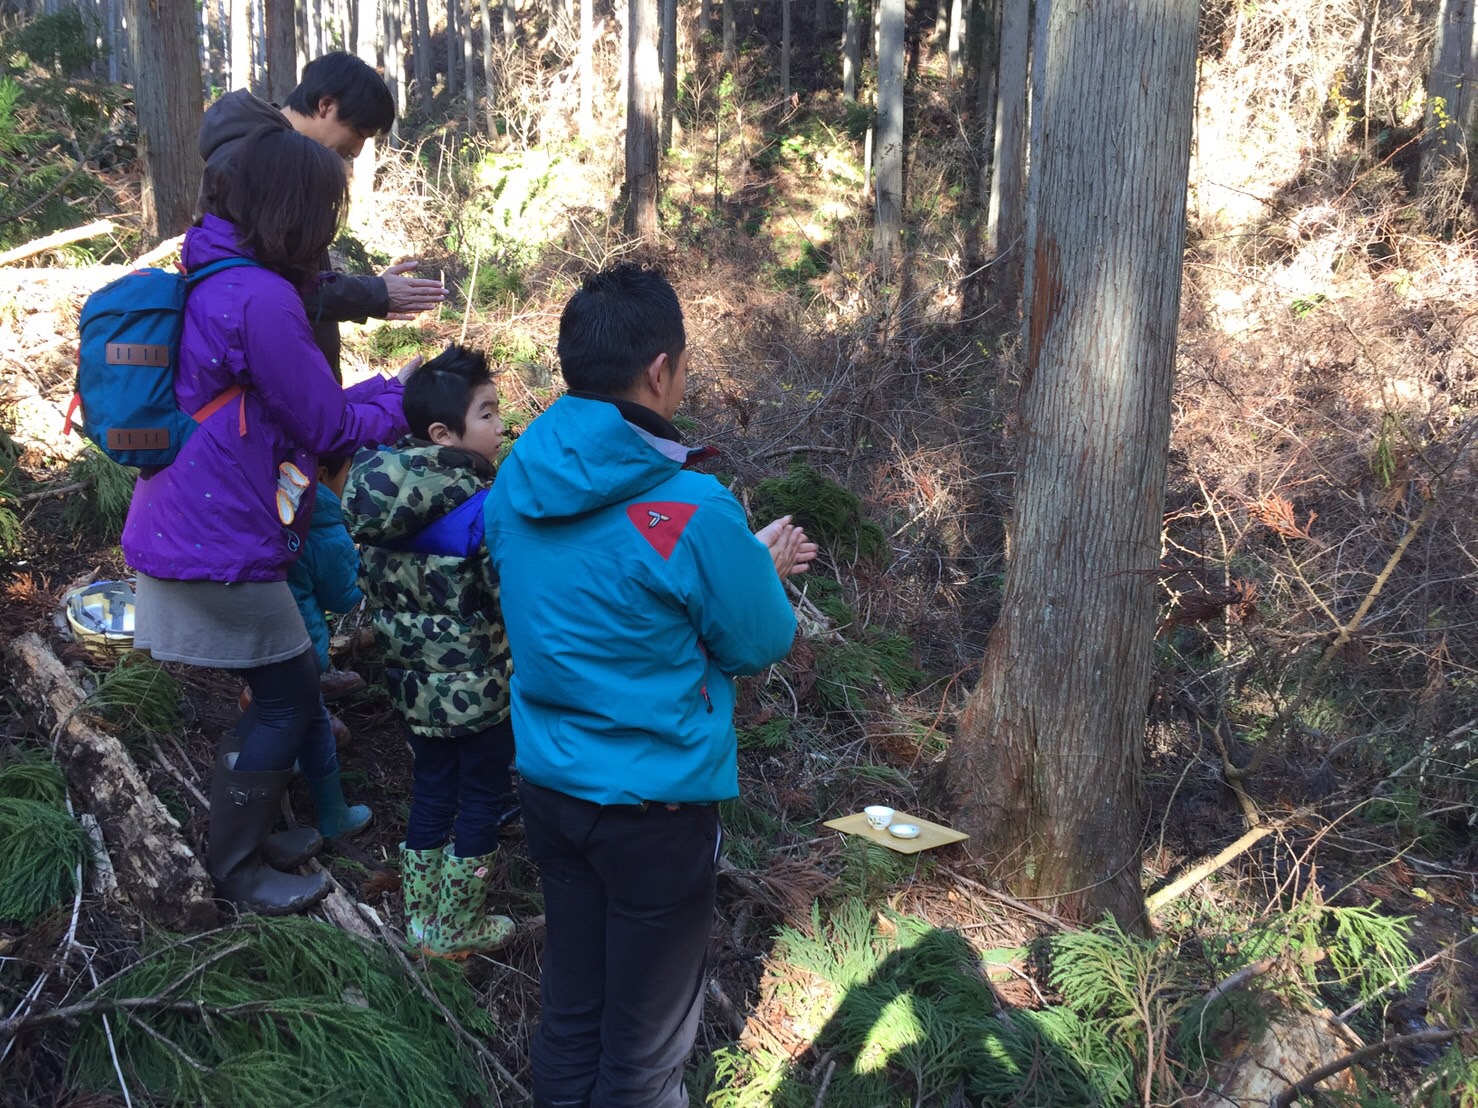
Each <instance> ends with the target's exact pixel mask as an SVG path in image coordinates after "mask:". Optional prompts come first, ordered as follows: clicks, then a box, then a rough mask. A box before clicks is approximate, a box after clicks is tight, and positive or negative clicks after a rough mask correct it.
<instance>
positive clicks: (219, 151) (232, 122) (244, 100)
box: [199, 89, 292, 165]
mask: <svg viewBox="0 0 1478 1108" xmlns="http://www.w3.org/2000/svg"><path fill="white" fill-rule="evenodd" d="M267 124H271V125H273V126H277V127H291V126H292V124H290V123H289V122H288V121H287V116H285V115H283V114H282V113H281V112H280V111H278V110H277V108H276V107H274V106H273V105H271V104H269V103H267V101H265V100H263V99H261V98H260V97H256V96H253V95H252V94H251V93H250V92H248V91H247V90H246V89H238V90H237V91H236V92H228V93H226V95H225V96H222V97H221V98H220V99H219V100H217V101H216V102H215V103H214V104H212V105H211V106H210V107H209V108H207V109H206V112H205V116H204V118H202V119H201V121H200V144H199V149H200V156H201V157H202V158H203V159H205V163H206V164H207V165H210V164H211V161H212V160H213V159H214V158H215V157H216V156H217V155H220V156H221V158H222V159H224V158H226V157H229V156H230V153H231V152H230V150H229V149H224V148H225V147H229V146H230V145H231V144H232V143H234V142H238V141H240V140H241V139H243V138H245V137H246V136H247V135H249V134H251V133H252V132H253V131H255V130H256V129H257V128H258V127H261V126H264V125H267Z"/></svg>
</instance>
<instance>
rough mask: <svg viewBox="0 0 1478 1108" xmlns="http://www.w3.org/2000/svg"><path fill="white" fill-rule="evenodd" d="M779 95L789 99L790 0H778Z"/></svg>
mask: <svg viewBox="0 0 1478 1108" xmlns="http://www.w3.org/2000/svg"><path fill="white" fill-rule="evenodd" d="M780 95H782V96H784V97H785V98H786V99H787V100H789V99H790V0H780Z"/></svg>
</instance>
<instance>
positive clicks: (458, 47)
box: [446, 0, 462, 102]
mask: <svg viewBox="0 0 1478 1108" xmlns="http://www.w3.org/2000/svg"><path fill="white" fill-rule="evenodd" d="M458 9H459V5H458V3H457V0H446V91H447V95H448V96H449V97H451V98H452V100H453V101H454V102H455V100H456V96H457V90H458V89H460V88H461V87H462V85H461V74H459V73H458V72H457V63H458V61H459V60H460V58H461V56H462V44H461V42H460V41H459V40H458V38H457V35H458V34H459V33H460V31H461V19H460V15H461V12H460V11H459V10H458Z"/></svg>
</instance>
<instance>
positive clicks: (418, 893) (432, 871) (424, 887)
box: [400, 843, 446, 948]
mask: <svg viewBox="0 0 1478 1108" xmlns="http://www.w3.org/2000/svg"><path fill="white" fill-rule="evenodd" d="M445 857H446V848H445V847H440V846H438V847H436V848H435V849H434V850H407V849H406V848H405V843H401V844H400V889H401V892H402V893H404V894H405V937H406V941H407V942H408V943H409V944H410V945H411V946H414V947H417V948H419V947H420V945H421V943H422V942H423V941H424V940H425V938H426V925H427V924H428V923H429V922H431V917H432V916H433V915H435V914H436V905H437V901H438V898H439V897H440V895H441V864H442V860H443V859H444V858H445Z"/></svg>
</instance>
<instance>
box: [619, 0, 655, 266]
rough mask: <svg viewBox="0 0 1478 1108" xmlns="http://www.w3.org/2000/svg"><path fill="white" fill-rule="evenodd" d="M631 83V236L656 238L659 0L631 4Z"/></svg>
mask: <svg viewBox="0 0 1478 1108" xmlns="http://www.w3.org/2000/svg"><path fill="white" fill-rule="evenodd" d="M630 13H631V14H630V16H629V20H628V26H629V31H628V34H627V39H628V42H629V44H630V45H629V47H628V50H627V70H628V77H627V83H626V90H627V91H626V197H627V207H626V232H627V234H629V235H632V236H634V237H635V238H638V239H641V240H643V241H645V242H653V241H655V240H656V237H657V150H658V146H657V140H658V133H659V131H660V130H661V117H660V112H661V109H662V67H661V65H660V63H659V61H658V57H657V50H658V41H657V40H658V37H659V35H660V33H661V17H660V16H659V14H658V11H657V0H631V6H630Z"/></svg>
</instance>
